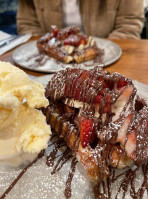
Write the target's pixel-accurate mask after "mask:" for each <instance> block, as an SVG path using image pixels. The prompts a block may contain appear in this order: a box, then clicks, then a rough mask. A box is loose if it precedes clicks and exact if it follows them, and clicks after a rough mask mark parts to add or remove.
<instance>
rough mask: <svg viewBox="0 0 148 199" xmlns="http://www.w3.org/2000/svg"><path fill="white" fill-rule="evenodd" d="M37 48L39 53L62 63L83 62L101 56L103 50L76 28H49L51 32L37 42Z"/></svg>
mask: <svg viewBox="0 0 148 199" xmlns="http://www.w3.org/2000/svg"><path fill="white" fill-rule="evenodd" d="M37 48H38V49H39V51H40V53H43V54H46V55H48V56H50V57H54V58H55V59H57V60H60V61H62V62H64V63H80V62H85V61H88V60H91V59H94V58H96V57H99V58H100V57H102V55H103V50H101V49H99V48H98V47H97V45H96V42H95V41H94V39H93V38H92V37H88V36H86V35H85V34H82V33H80V29H79V27H77V26H73V27H67V28H63V29H60V30H58V28H57V27H56V26H51V32H50V33H49V32H48V33H46V35H44V36H43V37H41V38H40V39H39V40H38V41H37Z"/></svg>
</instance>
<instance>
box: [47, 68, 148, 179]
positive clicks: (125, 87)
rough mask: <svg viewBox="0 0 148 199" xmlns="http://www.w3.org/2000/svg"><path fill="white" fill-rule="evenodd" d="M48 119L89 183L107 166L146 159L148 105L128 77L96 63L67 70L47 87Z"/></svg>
mask: <svg viewBox="0 0 148 199" xmlns="http://www.w3.org/2000/svg"><path fill="white" fill-rule="evenodd" d="M46 97H47V98H48V99H49V102H50V105H49V106H48V107H47V108H46V109H45V111H44V113H45V115H46V118H47V122H48V123H49V124H50V125H51V128H52V129H54V130H55V131H56V132H57V134H58V135H59V136H60V137H62V138H63V139H64V140H65V142H66V143H67V145H68V146H69V148H71V150H72V151H73V154H74V155H76V157H77V159H78V160H79V162H80V163H81V164H82V165H83V166H84V168H85V170H86V172H87V175H88V176H89V177H90V179H91V180H92V181H93V182H96V181H100V180H103V179H105V178H106V177H107V176H108V175H109V167H115V168H121V169H122V168H125V167H127V166H130V165H131V164H132V163H133V164H136V165H139V164H143V163H144V162H146V161H147V159H148V106H147V104H146V103H145V101H144V100H142V99H140V98H139V97H138V96H137V95H136V88H135V87H134V85H133V83H132V81H131V79H129V78H126V77H124V76H122V75H120V74H118V73H113V74H110V73H109V72H107V71H103V70H102V69H101V68H99V67H96V68H94V69H93V70H91V71H87V70H81V69H66V70H63V71H60V72H58V73H57V74H55V75H54V76H53V78H52V79H51V81H50V82H49V83H48V85H47V87H46Z"/></svg>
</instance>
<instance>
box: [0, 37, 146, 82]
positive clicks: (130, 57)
mask: <svg viewBox="0 0 148 199" xmlns="http://www.w3.org/2000/svg"><path fill="white" fill-rule="evenodd" d="M35 39H37V38H32V39H31V40H30V41H33V40H35ZM114 42H115V43H117V44H118V45H119V46H120V47H121V49H122V51H123V54H122V56H121V58H120V59H119V60H118V61H117V62H115V63H114V64H112V65H110V66H108V67H106V68H105V69H106V70H108V71H110V72H119V73H121V74H123V75H125V76H127V77H130V78H132V79H134V80H137V81H140V82H142V83H144V84H147V85H148V40H114ZM13 51H14V49H13V50H11V51H9V52H7V53H5V54H4V55H2V56H0V60H1V61H9V62H11V63H12V64H14V65H16V64H15V63H14V62H13V60H12V53H13ZM16 66H17V65H16ZM20 68H21V67H20ZM22 69H23V68H22ZM23 70H24V71H25V72H27V73H28V74H30V75H34V76H41V75H44V73H39V72H32V71H29V70H25V69H23Z"/></svg>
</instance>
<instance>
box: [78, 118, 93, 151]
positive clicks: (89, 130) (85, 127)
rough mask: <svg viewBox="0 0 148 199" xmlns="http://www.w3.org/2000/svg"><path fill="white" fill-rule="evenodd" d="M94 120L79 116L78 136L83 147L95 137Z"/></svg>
mask: <svg viewBox="0 0 148 199" xmlns="http://www.w3.org/2000/svg"><path fill="white" fill-rule="evenodd" d="M93 127H94V122H93V120H92V119H89V118H83V117H81V118H80V138H81V145H82V147H83V148H85V147H86V146H87V144H88V143H89V144H91V143H92V142H93V140H94V138H95V131H94V128H93Z"/></svg>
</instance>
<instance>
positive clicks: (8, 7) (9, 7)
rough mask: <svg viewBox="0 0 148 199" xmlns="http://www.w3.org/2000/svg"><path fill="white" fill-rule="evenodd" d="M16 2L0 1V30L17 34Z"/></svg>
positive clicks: (15, 0)
mask: <svg viewBox="0 0 148 199" xmlns="http://www.w3.org/2000/svg"><path fill="white" fill-rule="evenodd" d="M16 13H17V0H0V30H2V31H4V32H7V33H9V34H17V27H16Z"/></svg>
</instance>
